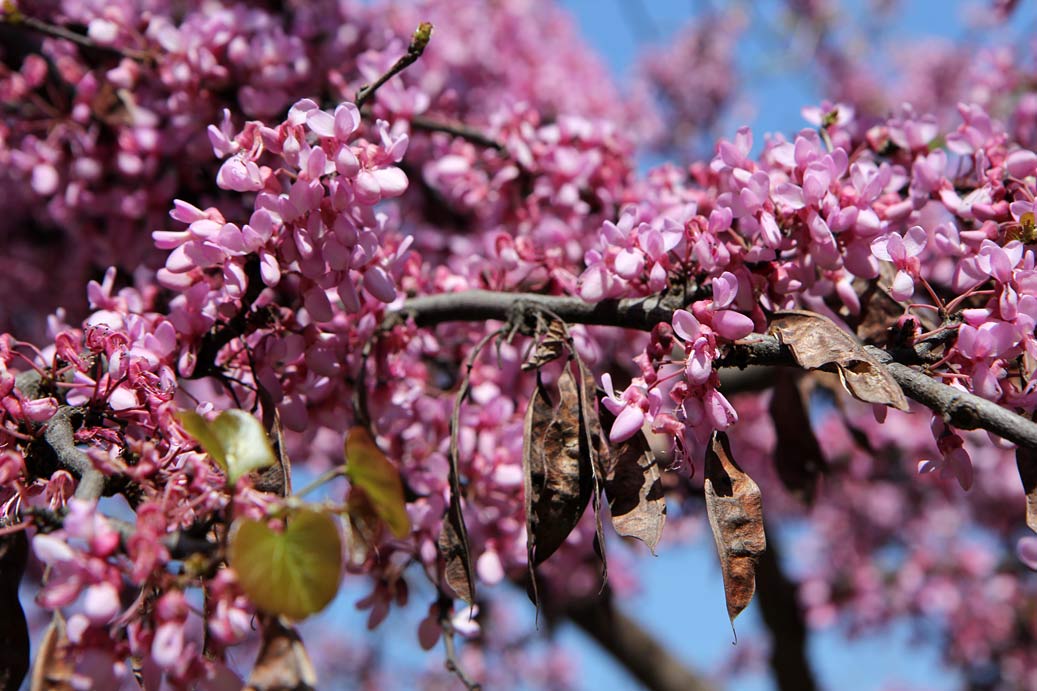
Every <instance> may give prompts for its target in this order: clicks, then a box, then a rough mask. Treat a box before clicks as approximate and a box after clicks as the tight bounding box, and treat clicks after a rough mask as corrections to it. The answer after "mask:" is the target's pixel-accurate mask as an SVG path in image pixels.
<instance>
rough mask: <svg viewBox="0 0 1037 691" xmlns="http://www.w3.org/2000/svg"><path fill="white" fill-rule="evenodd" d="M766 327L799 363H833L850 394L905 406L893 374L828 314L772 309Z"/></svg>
mask: <svg viewBox="0 0 1037 691" xmlns="http://www.w3.org/2000/svg"><path fill="white" fill-rule="evenodd" d="M770 328H771V331H773V332H774V333H775V334H776V335H777V337H778V339H779V340H780V341H781V342H782V343H784V344H785V345H787V346H789V348H791V349H792V355H793V357H795V358H796V362H797V363H798V364H799V365H800V367H803V368H804V369H819V368H821V367H824V366H826V365H829V366H834V367H835V369H836V371H837V372H838V373H839V378H840V379H841V380H842V383H843V386H844V387H845V388H846V390H847V391H848V392H849V393H850V395H852V396H853V397H854V398H857V399H859V400H861V401H864V402H865V403H879V404H881V405H889V406H893V407H894V408H899V409H900V410H907V409H908V408H907V399H906V398H905V397H904V392H903V391H901V389H900V385H899V384H897V382H896V380H895V379H893V375H891V374H890V373H889V371H888V370H887V369H886V368H885V367H883V366H882V363H880V362H879V361H878V360H876V359H875V358H874V357H872V356H871V355H869V354H868V353H867V351H865V350H864V348H863V347H862V346H861V344H860V343H859V342H858V341H857V339H856V338H855V337H854V336H853V334H851V333H849V332H848V331H844V330H843V329H840V328H839V327H838V326H837V325H836V324H835V322H833V321H832V320H831V319H829V318H828V317H825V316H822V315H820V314H815V313H814V312H805V311H800V310H789V311H785V312H776V313H775V315H774V318H773V319H772V320H771V326H770Z"/></svg>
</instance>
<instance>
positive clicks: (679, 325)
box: [673, 310, 702, 343]
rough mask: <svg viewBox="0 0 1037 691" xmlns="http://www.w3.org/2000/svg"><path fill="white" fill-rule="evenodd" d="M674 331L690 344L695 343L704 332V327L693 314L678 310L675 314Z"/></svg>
mask: <svg viewBox="0 0 1037 691" xmlns="http://www.w3.org/2000/svg"><path fill="white" fill-rule="evenodd" d="M673 330H674V331H675V332H677V335H678V336H680V337H681V338H682V339H684V340H685V341H687V342H688V343H694V342H695V340H696V339H698V337H699V334H700V333H701V332H702V325H701V324H699V320H698V319H696V318H695V316H694V315H693V314H692V313H691V312H689V311H687V310H677V311H675V312H674V313H673Z"/></svg>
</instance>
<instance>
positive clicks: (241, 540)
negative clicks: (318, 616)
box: [228, 509, 342, 619]
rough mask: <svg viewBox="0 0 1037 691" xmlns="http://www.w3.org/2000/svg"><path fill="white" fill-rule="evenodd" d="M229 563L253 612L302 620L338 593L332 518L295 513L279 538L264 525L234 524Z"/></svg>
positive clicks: (337, 542)
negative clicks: (251, 604) (252, 604)
mask: <svg viewBox="0 0 1037 691" xmlns="http://www.w3.org/2000/svg"><path fill="white" fill-rule="evenodd" d="M228 561H229V562H230V566H231V568H233V569H234V571H235V572H237V574H238V582H239V583H240V584H241V588H242V589H243V590H244V591H245V593H246V594H247V595H248V596H249V598H250V599H251V600H252V602H253V603H255V605H256V607H258V608H259V609H261V610H263V611H264V612H268V613H270V614H283V615H284V616H286V617H290V618H292V619H302V618H304V617H307V616H309V615H311V614H313V613H314V612H319V611H320V610H322V609H324V608H325V607H326V606H327V605H328V603H329V602H331V601H332V600H333V599H334V597H335V593H337V592H338V586H339V581H340V580H341V579H342V538H341V536H340V535H339V529H338V524H337V523H336V522H335V519H334V518H333V517H331V516H329V515H328V514H326V513H322V512H320V511H313V510H310V509H302V510H300V511H297V512H296V513H294V514H293V515H292V516H291V517H290V518H289V520H288V524H287V526H286V527H285V529H284V531H282V532H275V531H274V530H271V529H270V527H269V526H268V525H267V524H266V522H265V521H254V520H251V519H239V520H238V521H235V523H234V526H233V527H232V528H231V534H230V547H229V553H228Z"/></svg>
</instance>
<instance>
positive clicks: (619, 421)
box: [609, 406, 645, 444]
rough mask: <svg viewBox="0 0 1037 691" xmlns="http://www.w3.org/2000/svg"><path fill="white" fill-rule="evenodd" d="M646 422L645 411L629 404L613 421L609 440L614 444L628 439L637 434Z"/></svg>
mask: <svg viewBox="0 0 1037 691" xmlns="http://www.w3.org/2000/svg"><path fill="white" fill-rule="evenodd" d="M644 422H645V414H644V411H642V410H641V409H640V408H637V407H635V406H627V407H626V408H624V409H623V412H621V413H620V414H619V415H618V416H617V417H616V421H615V422H613V423H612V430H611V431H610V432H609V441H611V442H612V443H613V444H618V443H619V442H622V441H626V440H627V439H629V438H630V437H632V436H634V435H635V434H637V431H638V430H639V429H641V426H642V425H644Z"/></svg>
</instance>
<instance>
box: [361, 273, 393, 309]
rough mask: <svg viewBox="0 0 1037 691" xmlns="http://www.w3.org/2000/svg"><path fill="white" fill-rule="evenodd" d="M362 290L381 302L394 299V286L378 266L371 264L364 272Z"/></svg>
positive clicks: (387, 275)
mask: <svg viewBox="0 0 1037 691" xmlns="http://www.w3.org/2000/svg"><path fill="white" fill-rule="evenodd" d="M364 290H366V291H367V292H369V293H370V294H371V295H373V296H374V297H375V298H377V299H379V300H381V301H382V302H386V303H388V302H392V301H393V300H395V299H396V286H394V285H393V282H392V279H391V278H389V274H387V273H385V270H384V269H382V268H381V267H380V266H372V267H370V268H368V269H367V271H365V272H364Z"/></svg>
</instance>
